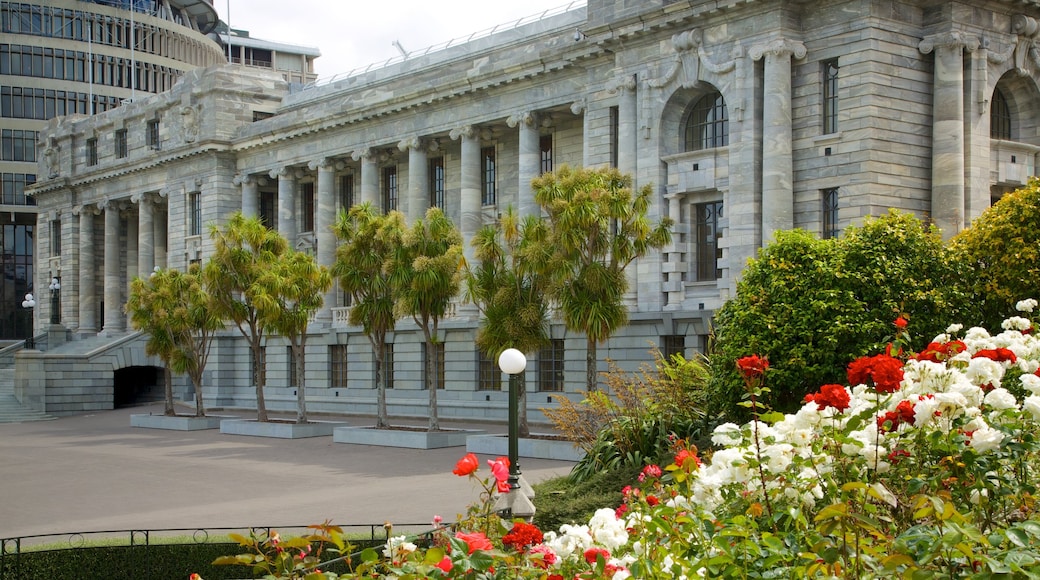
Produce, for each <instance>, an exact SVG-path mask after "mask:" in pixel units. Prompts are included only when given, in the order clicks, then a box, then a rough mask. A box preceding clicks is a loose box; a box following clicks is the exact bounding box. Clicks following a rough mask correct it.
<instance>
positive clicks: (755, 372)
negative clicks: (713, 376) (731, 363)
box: [737, 354, 769, 379]
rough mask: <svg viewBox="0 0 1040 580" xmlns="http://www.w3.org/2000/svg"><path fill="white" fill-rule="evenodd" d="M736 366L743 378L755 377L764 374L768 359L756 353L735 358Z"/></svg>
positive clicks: (767, 366)
mask: <svg viewBox="0 0 1040 580" xmlns="http://www.w3.org/2000/svg"><path fill="white" fill-rule="evenodd" d="M737 368H738V369H739V370H740V374H742V375H744V378H745V379H756V378H758V377H761V376H762V375H764V374H765V372H766V369H768V368H769V360H768V359H766V358H764V357H760V356H758V355H757V354H753V355H751V356H746V357H744V358H739V359H737Z"/></svg>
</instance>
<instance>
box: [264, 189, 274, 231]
mask: <svg viewBox="0 0 1040 580" xmlns="http://www.w3.org/2000/svg"><path fill="white" fill-rule="evenodd" d="M260 222H261V223H263V224H264V227H266V228H268V229H274V228H276V227H277V226H278V194H276V193H275V192H273V191H261V192H260Z"/></svg>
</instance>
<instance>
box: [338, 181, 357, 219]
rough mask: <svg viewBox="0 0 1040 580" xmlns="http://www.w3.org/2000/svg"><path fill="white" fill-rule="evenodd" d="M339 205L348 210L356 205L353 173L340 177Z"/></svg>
mask: <svg viewBox="0 0 1040 580" xmlns="http://www.w3.org/2000/svg"><path fill="white" fill-rule="evenodd" d="M339 207H340V209H343V210H347V211H349V210H350V208H352V207H354V176H353V175H343V176H341V177H340V178H339Z"/></svg>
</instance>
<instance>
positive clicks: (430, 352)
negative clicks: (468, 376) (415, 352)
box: [425, 332, 441, 431]
mask: <svg viewBox="0 0 1040 580" xmlns="http://www.w3.org/2000/svg"><path fill="white" fill-rule="evenodd" d="M434 346H435V345H434V344H433V337H432V336H431V335H430V333H429V332H426V373H425V374H426V388H427V389H428V390H429V391H430V431H437V430H439V429H440V428H441V423H440V419H439V417H438V416H437V382H436V380H435V377H436V372H437V352H436V351H435V350H434Z"/></svg>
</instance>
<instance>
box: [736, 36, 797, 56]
mask: <svg viewBox="0 0 1040 580" xmlns="http://www.w3.org/2000/svg"><path fill="white" fill-rule="evenodd" d="M806 52H807V51H806V49H805V45H804V44H802V42H801V41H799V40H791V39H788V38H777V39H774V40H770V41H769V42H765V43H762V44H756V45H755V46H752V47H751V48H750V49H748V56H750V57H751V60H761V59H762V57H763V56H766V55H770V54H771V55H773V56H790V57H792V58H795V59H799V60H800V59H803V58H805V54H806Z"/></svg>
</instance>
